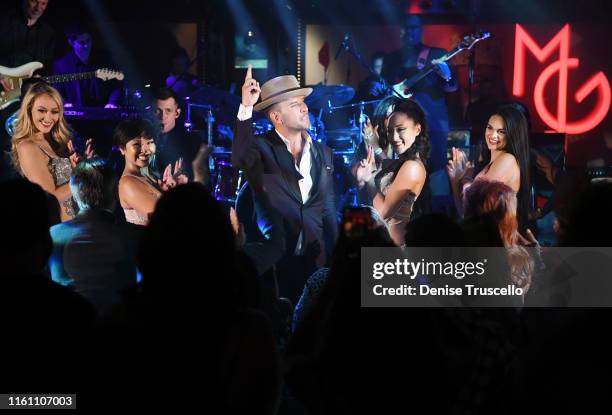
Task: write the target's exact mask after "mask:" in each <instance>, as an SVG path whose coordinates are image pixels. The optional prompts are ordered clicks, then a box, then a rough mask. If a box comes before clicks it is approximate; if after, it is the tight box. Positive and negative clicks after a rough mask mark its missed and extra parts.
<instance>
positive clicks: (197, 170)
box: [151, 88, 212, 186]
mask: <svg viewBox="0 0 612 415" xmlns="http://www.w3.org/2000/svg"><path fill="white" fill-rule="evenodd" d="M151 108H152V110H153V111H154V113H155V118H156V119H157V121H158V122H159V128H160V134H159V137H158V139H157V140H155V141H156V151H155V157H154V159H153V162H152V163H151V167H152V170H153V171H152V173H153V174H154V175H159V174H160V173H161V172H162V170H163V167H165V166H167V165H168V164H172V165H174V163H175V162H176V161H177V160H179V159H183V169H184V173H185V174H186V175H187V177H188V178H189V180H190V181H195V182H200V183H203V184H204V185H206V186H209V185H210V173H209V170H208V157H209V156H210V153H211V152H212V147H210V146H208V144H207V143H206V142H204V141H202V140H201V139H200V137H199V136H197V135H196V134H193V133H190V132H188V131H187V130H185V128H184V127H183V126H182V125H180V123H178V122H177V121H178V120H179V117H180V116H181V108H180V106H179V99H178V97H177V95H176V93H175V92H174V91H173V90H172V89H169V88H160V89H159V90H158V91H157V93H156V96H155V99H154V101H153V105H152V107H151Z"/></svg>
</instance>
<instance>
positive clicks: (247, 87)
mask: <svg viewBox="0 0 612 415" xmlns="http://www.w3.org/2000/svg"><path fill="white" fill-rule="evenodd" d="M260 94H261V88H260V87H259V82H257V81H256V80H255V79H253V67H252V66H251V65H249V66H248V68H247V73H246V76H245V77H244V85H242V105H243V106H245V107H252V106H253V105H255V103H256V102H257V100H258V99H259V95H260Z"/></svg>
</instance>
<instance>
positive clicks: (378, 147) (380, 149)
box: [351, 96, 402, 205]
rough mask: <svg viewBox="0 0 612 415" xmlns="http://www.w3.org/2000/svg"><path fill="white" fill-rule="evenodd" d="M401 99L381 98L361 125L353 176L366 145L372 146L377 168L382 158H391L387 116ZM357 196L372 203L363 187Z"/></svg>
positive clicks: (365, 154) (389, 115)
mask: <svg viewBox="0 0 612 415" xmlns="http://www.w3.org/2000/svg"><path fill="white" fill-rule="evenodd" d="M401 101H402V100H401V99H400V98H397V97H395V96H390V97H387V98H385V99H383V100H382V101H381V102H380V103H379V104H378V105H377V106H376V109H374V114H372V119H371V120H370V119H368V121H367V123H366V125H365V126H364V127H363V141H362V142H361V143H360V144H359V147H357V150H356V151H355V155H354V157H353V165H352V167H351V172H352V173H353V176H354V177H356V173H357V169H358V168H359V166H360V162H361V160H363V159H365V158H367V157H368V146H370V147H372V151H373V153H374V161H375V162H376V166H377V167H378V168H380V166H381V164H382V161H383V160H384V159H391V158H393V148H392V147H391V145H390V143H389V138H388V137H387V128H388V127H389V118H390V117H391V114H392V113H393V109H394V108H395V106H396V105H397V104H399V103H400V102H401ZM358 197H359V202H360V203H363V204H369V205H371V204H372V199H371V198H370V195H368V192H367V191H366V190H365V189H363V188H361V189H360V191H359V192H358Z"/></svg>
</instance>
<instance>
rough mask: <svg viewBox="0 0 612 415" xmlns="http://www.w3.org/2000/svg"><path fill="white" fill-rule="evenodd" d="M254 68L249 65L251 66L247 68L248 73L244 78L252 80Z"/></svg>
mask: <svg viewBox="0 0 612 415" xmlns="http://www.w3.org/2000/svg"><path fill="white" fill-rule="evenodd" d="M252 68H253V67H252V66H251V64H249V66H247V73H246V76H245V77H244V79H245V80H246V79H251V78H252V77H253V70H252Z"/></svg>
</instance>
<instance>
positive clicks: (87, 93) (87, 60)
mask: <svg viewBox="0 0 612 415" xmlns="http://www.w3.org/2000/svg"><path fill="white" fill-rule="evenodd" d="M64 33H65V35H66V40H67V41H68V44H69V45H70V51H68V53H67V54H66V55H64V56H62V57H61V58H59V59H57V60H56V61H55V62H54V63H53V73H54V74H55V75H61V74H66V73H82V72H91V71H95V70H96V69H98V68H103V67H108V66H109V65H108V64H107V61H108V60H107V59H104V57H103V56H102V55H101V54H100V53H97V51H96V50H93V51H92V43H93V42H92V37H91V34H90V33H89V30H87V29H86V28H85V27H84V26H82V25H81V24H79V23H76V22H75V23H71V24H68V25H66V27H65V29H64ZM118 84H119V82H118V81H107V82H103V81H101V80H99V79H97V78H95V77H94V78H90V79H81V80H78V81H70V82H63V83H61V84H57V85H56V89H57V90H58V91H59V92H60V94H61V95H62V98H64V102H65V103H66V104H67V105H66V106H74V107H105V108H117V106H118V101H119V98H120V97H121V89H120V88H119V85H118ZM68 104H70V105H68Z"/></svg>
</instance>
